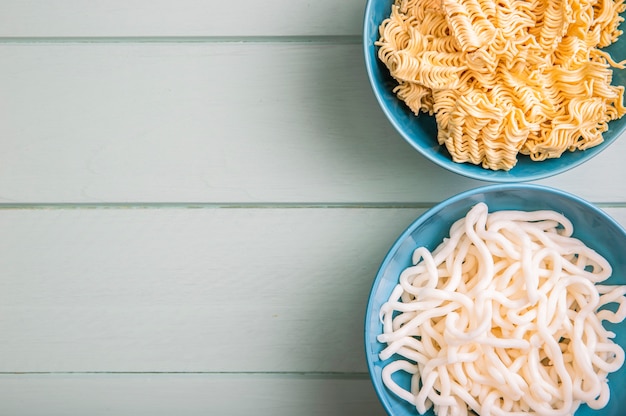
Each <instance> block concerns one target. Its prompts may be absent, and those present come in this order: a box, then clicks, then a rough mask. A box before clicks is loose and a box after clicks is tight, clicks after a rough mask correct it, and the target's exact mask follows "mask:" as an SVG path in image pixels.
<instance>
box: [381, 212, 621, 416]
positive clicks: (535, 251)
mask: <svg viewBox="0 0 626 416" xmlns="http://www.w3.org/2000/svg"><path fill="white" fill-rule="evenodd" d="M572 233H573V226H572V223H571V222H570V221H569V220H568V219H567V218H565V217H564V216H563V215H560V214H558V213H556V212H553V211H534V212H523V211H497V212H493V213H488V207H487V205H485V204H484V203H479V204H477V205H475V206H474V207H473V208H472V209H471V210H470V211H469V213H468V214H467V216H466V217H465V218H462V219H460V220H458V221H457V222H455V223H454V224H453V225H452V227H451V229H450V237H449V238H446V239H444V241H443V243H442V244H441V245H439V246H438V247H437V248H436V249H435V250H434V251H433V252H432V253H431V252H429V251H428V250H427V249H425V248H423V247H421V248H417V249H416V250H415V252H414V253H413V264H414V266H412V267H409V268H407V269H406V270H404V271H403V272H402V274H401V275H400V279H399V284H398V285H397V286H396V287H395V289H394V290H393V293H392V294H391V296H390V298H389V300H388V301H387V302H386V303H385V304H384V305H383V306H382V308H381V311H380V318H381V320H382V322H383V333H382V334H380V335H379V336H378V341H380V342H381V343H386V344H387V346H386V347H385V348H384V349H383V351H382V352H381V353H380V359H381V360H383V361H384V360H387V359H390V358H391V357H395V358H398V359H393V360H392V361H390V362H389V363H388V364H387V365H386V366H385V367H384V368H383V371H382V379H383V382H384V384H385V385H386V386H387V387H388V388H389V389H390V390H391V391H392V392H393V393H395V394H396V395H397V396H399V397H401V398H402V399H404V400H406V401H408V402H410V403H412V404H413V405H415V407H416V409H417V411H418V412H419V413H420V414H424V413H425V412H426V411H427V410H428V409H430V408H431V407H433V406H434V411H435V413H436V414H438V415H439V416H454V415H468V414H471V411H474V412H476V413H478V414H479V415H481V416H489V415H494V416H500V415H526V414H529V413H530V414H537V415H551V416H552V415H571V414H573V413H574V412H575V411H576V409H577V408H578V407H579V406H580V404H581V403H586V404H587V405H588V406H589V407H591V408H593V409H600V408H603V407H605V406H606V404H607V403H608V400H609V393H610V392H609V386H608V381H607V374H609V373H611V372H614V371H617V370H618V369H619V368H620V367H621V366H622V364H623V363H624V350H623V349H622V348H621V347H620V346H619V345H618V344H616V343H614V342H613V340H612V338H614V337H615V334H614V333H613V332H610V331H607V330H606V329H605V328H604V327H603V326H602V321H609V322H612V323H618V322H621V321H623V320H624V318H625V317H626V297H625V295H626V286H619V285H601V284H598V283H599V282H602V281H604V280H606V279H607V278H609V277H610V275H611V273H612V269H611V266H610V264H609V263H608V262H607V260H606V259H604V258H603V257H602V256H601V255H599V254H598V253H596V252H595V251H594V250H592V249H591V248H589V247H587V246H586V245H585V244H584V243H583V242H581V241H580V240H578V239H576V238H573V237H572ZM610 303H616V304H617V305H618V306H617V307H614V308H612V310H614V311H612V310H609V309H607V308H602V307H603V306H604V305H607V304H610ZM398 371H403V372H407V373H409V374H411V384H410V390H406V389H405V388H403V387H401V386H399V385H398V384H397V383H396V382H395V381H394V379H392V375H393V374H394V373H395V372H398Z"/></svg>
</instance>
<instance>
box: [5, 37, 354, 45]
mask: <svg viewBox="0 0 626 416" xmlns="http://www.w3.org/2000/svg"><path fill="white" fill-rule="evenodd" d="M361 42H362V37H361V36H356V35H337V36H49V37H39V36H32V37H30V36H16V37H0V44H42V43H43V44H46V43H54V44H56V43H314V44H333V45H354V44H360V43H361Z"/></svg>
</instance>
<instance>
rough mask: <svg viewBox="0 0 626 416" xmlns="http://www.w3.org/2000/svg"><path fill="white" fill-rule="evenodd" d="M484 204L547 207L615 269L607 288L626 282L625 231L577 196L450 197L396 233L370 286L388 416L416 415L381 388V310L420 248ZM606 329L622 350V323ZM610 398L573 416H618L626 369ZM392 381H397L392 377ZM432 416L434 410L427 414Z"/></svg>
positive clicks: (499, 192) (376, 380) (493, 191)
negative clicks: (600, 406) (564, 220)
mask: <svg viewBox="0 0 626 416" xmlns="http://www.w3.org/2000/svg"><path fill="white" fill-rule="evenodd" d="M478 202H485V203H486V204H487V205H488V206H489V210H490V211H496V210H505V209H516V210H524V211H534V210H541V209H550V210H554V211H557V212H560V213H562V214H564V215H565V216H566V217H567V218H568V219H569V220H571V221H572V223H573V225H574V237H577V238H579V239H580V240H582V241H583V242H584V243H585V244H586V245H587V246H589V247H591V248H593V249H594V250H596V251H597V252H598V253H599V254H601V255H602V256H604V257H605V258H606V259H607V260H608V261H609V263H610V264H611V266H612V267H613V275H612V277H611V278H609V279H608V280H607V281H606V283H607V284H622V285H623V284H626V255H625V251H624V250H626V231H625V230H624V228H622V227H621V226H620V225H619V224H618V223H617V222H615V220H613V219H612V218H611V217H609V216H608V215H607V214H606V213H604V212H603V211H602V210H600V209H598V208H596V207H595V206H594V205H592V204H590V203H589V202H586V201H584V200H582V199H580V198H578V197H576V196H573V195H570V194H567V193H565V192H562V191H559V190H555V189H552V188H547V187H544V186H539V185H531V184H496V185H489V186H484V187H480V188H476V189H473V190H470V191H467V192H464V193H461V194H459V195H457V196H454V197H452V198H450V199H448V200H446V201H444V202H441V203H440V204H438V205H437V206H435V207H433V208H431V209H430V210H428V211H427V212H426V213H424V214H423V215H421V216H420V217H419V218H418V219H417V220H415V222H413V223H412V224H411V225H409V227H408V228H407V229H406V231H404V232H403V233H402V235H400V237H399V238H398V240H397V241H396V242H395V244H394V245H393V246H392V247H391V250H390V251H389V253H388V254H387V256H386V257H385V259H384V261H383V262H382V265H381V266H380V269H379V271H378V274H377V275H376V279H375V280H374V283H373V285H372V290H371V292H370V296H369V300H368V303H367V309H366V315H365V355H366V359H367V365H368V369H369V373H370V377H371V380H372V383H373V385H374V389H375V391H376V393H377V395H378V398H379V399H380V402H381V403H382V405H383V407H384V408H385V410H386V411H387V413H388V414H389V415H392V416H409V415H412V416H415V415H417V414H418V413H417V410H416V409H415V407H414V406H412V405H410V404H409V403H407V402H405V401H404V400H402V399H400V398H398V397H397V396H396V395H394V394H393V393H392V392H390V391H389V390H387V388H386V387H385V386H384V384H383V382H382V379H381V373H382V368H383V367H384V366H385V365H386V364H387V363H388V362H389V361H390V360H393V359H394V357H391V358H390V359H389V360H387V361H381V360H380V359H379V357H378V355H379V353H380V352H381V351H382V350H383V348H384V344H381V343H379V342H378V341H377V339H376V337H377V336H378V334H380V333H382V324H381V322H380V319H379V311H380V308H381V306H382V304H383V303H385V302H386V301H387V300H388V299H389V296H390V295H391V292H392V290H393V289H394V287H395V286H396V284H397V283H398V278H399V276H400V273H401V272H402V270H404V269H405V268H407V267H409V266H410V265H411V256H412V254H413V251H414V250H415V249H416V248H417V247H418V246H425V247H427V248H428V249H429V250H433V249H435V248H436V247H437V246H438V245H439V244H440V243H441V241H442V240H443V238H444V237H447V236H448V231H449V230H450V226H451V225H452V224H453V223H454V222H455V221H456V220H458V219H459V218H462V217H464V216H465V215H466V214H467V212H468V211H469V210H470V208H471V207H472V206H474V205H475V204H477V203H478ZM604 326H605V328H607V329H609V330H611V331H614V332H615V333H616V334H617V336H616V338H615V342H617V343H618V344H620V345H621V346H622V347H626V322H623V323H621V324H615V325H614V324H610V323H608V322H604ZM397 375H398V376H405V377H404V378H401V377H398V380H399V383H400V384H401V385H403V386H404V387H405V388H408V386H409V376H408V375H406V374H405V373H403V372H399V373H397ZM608 378H609V387H610V388H611V400H610V402H609V404H608V405H607V407H605V408H604V409H602V410H599V411H594V410H592V409H590V408H588V407H587V406H586V405H583V406H581V407H580V408H579V409H578V411H577V412H576V416H591V415H594V416H600V415H603V416H621V415H624V408H626V396H624V395H623V394H622V391H621V389H622V388H623V386H626V365H624V366H623V367H622V368H621V369H620V370H619V371H618V372H615V373H611V374H609V377H608ZM394 380H396V377H395V376H394ZM427 414H428V415H433V414H434V413H433V412H432V410H431V411H430V412H429V413H427Z"/></svg>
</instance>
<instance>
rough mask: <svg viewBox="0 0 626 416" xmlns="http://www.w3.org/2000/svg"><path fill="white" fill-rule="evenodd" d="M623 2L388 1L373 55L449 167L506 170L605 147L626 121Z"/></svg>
mask: <svg viewBox="0 0 626 416" xmlns="http://www.w3.org/2000/svg"><path fill="white" fill-rule="evenodd" d="M625 9H626V6H625V5H624V3H623V0H593V1H588V0H582V1H580V0H537V1H526V0H498V1H497V2H496V1H493V0H396V1H395V4H394V5H393V6H392V9H391V13H390V16H389V17H388V18H387V19H386V20H384V21H383V23H382V24H381V26H380V28H379V29H380V39H379V41H378V42H376V45H377V46H378V47H379V50H378V56H379V58H380V59H381V60H382V62H384V63H385V65H386V66H387V67H388V68H389V70H390V73H391V75H392V76H393V77H394V78H395V79H396V80H397V81H398V85H397V87H396V88H395V90H394V91H395V93H396V94H397V96H398V97H399V98H400V99H401V100H403V101H405V102H406V104H407V105H408V106H409V108H410V109H411V110H412V111H413V112H414V113H416V114H418V113H419V112H426V113H429V114H431V115H432V114H434V115H435V117H436V120H437V126H438V141H439V144H441V145H445V146H446V148H447V150H448V151H449V153H450V154H451V155H452V158H453V160H454V161H455V162H459V163H462V162H469V163H473V164H476V165H482V166H483V167H484V168H488V169H493V170H509V169H511V168H512V167H513V166H515V164H516V162H517V156H518V154H519V153H522V154H526V155H529V156H530V158H531V159H533V160H535V161H540V160H544V159H546V158H556V157H560V156H561V155H562V154H563V152H565V151H574V150H577V149H578V150H583V149H587V148H590V147H592V146H596V145H598V144H600V143H601V142H602V141H603V138H602V133H603V132H605V131H606V130H607V129H608V122H609V121H611V120H615V119H617V118H620V117H621V116H622V115H623V114H624V113H626V108H625V107H624V105H623V94H624V88H623V87H622V86H612V85H611V79H612V68H611V67H618V68H623V67H624V66H623V64H622V63H616V62H614V61H613V60H612V59H611V57H610V56H609V55H608V54H607V53H606V52H604V51H602V50H601V49H600V48H603V47H606V46H608V45H610V44H611V43H613V42H615V41H616V40H617V38H618V36H619V35H621V31H619V30H618V25H619V23H620V22H621V21H622V20H623V19H622V18H621V17H620V16H619V13H621V12H622V11H624V10H625Z"/></svg>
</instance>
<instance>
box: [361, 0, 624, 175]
mask: <svg viewBox="0 0 626 416" xmlns="http://www.w3.org/2000/svg"><path fill="white" fill-rule="evenodd" d="M377 1H378V0H367V2H366V4H365V11H364V15H363V22H362V24H363V33H362V36H361V37H362V45H361V46H362V53H363V58H364V61H365V68H366V72H367V78H368V81H369V84H370V88H371V89H372V92H373V93H374V96H375V97H376V101H377V102H378V106H379V107H380V109H381V110H382V111H383V113H384V114H385V118H386V119H387V120H388V121H389V123H391V125H392V126H393V128H394V129H395V130H396V132H397V133H398V134H400V136H401V137H402V138H403V139H404V141H405V142H407V143H408V144H409V145H410V146H411V147H413V148H414V149H415V150H417V151H418V152H419V153H420V154H421V155H422V156H423V157H425V158H426V159H427V160H429V161H431V162H432V163H434V164H436V165H437V166H440V167H442V168H444V169H446V170H448V171H450V172H453V173H456V174H458V175H461V176H464V177H467V178H470V179H477V180H481V181H486V182H493V183H516V182H530V181H535V180H539V179H546V178H550V177H552V176H555V175H558V174H561V173H564V172H567V171H569V170H571V169H574V168H576V167H578V166H580V165H582V164H584V163H586V162H588V161H590V160H591V159H593V158H594V157H595V156H597V155H598V154H600V153H601V152H602V151H604V150H605V149H606V148H607V147H609V146H610V145H611V144H612V143H613V142H615V140H616V139H617V138H618V137H620V136H621V135H622V134H623V133H624V131H625V130H626V125H625V126H622V128H620V129H619V130H618V131H617V132H616V134H615V135H613V137H609V138H606V137H605V136H604V134H603V142H602V143H600V144H599V145H597V146H594V147H591V148H589V149H585V150H577V152H585V156H581V157H577V158H575V159H574V160H572V161H568V163H566V164H558V165H557V166H556V167H554V168H552V169H549V170H540V171H536V172H533V173H524V174H515V175H513V174H512V172H511V171H512V170H513V169H515V167H517V166H518V165H516V166H515V167H513V168H512V169H511V171H504V170H491V169H486V168H483V167H482V166H479V165H474V164H469V163H458V162H454V161H453V160H452V159H451V158H449V159H448V160H443V159H441V158H437V157H436V156H435V153H432V152H429V151H427V150H426V149H425V148H424V147H422V146H418V145H417V143H416V142H415V140H414V139H413V138H412V137H411V136H410V135H409V134H408V133H407V132H406V131H405V130H404V129H403V128H402V126H401V125H400V123H399V121H398V120H397V119H396V117H394V116H393V114H392V112H391V110H390V109H389V107H388V105H387V102H386V100H385V99H384V97H383V92H382V87H381V86H380V85H378V84H376V83H375V82H374V76H373V74H374V72H375V71H376V69H375V66H376V60H377V54H373V55H374V56H375V58H374V59H371V54H370V53H369V50H370V49H371V48H375V46H374V45H373V44H371V42H370V39H369V36H368V34H370V32H369V31H368V21H370V20H372V19H371V18H372V13H373V12H372V9H373V4H374V3H376V2H377ZM624 36H626V35H624ZM426 116H427V115H422V114H420V115H419V116H417V115H416V116H415V117H416V118H417V117H426ZM625 117H626V116H625ZM613 121H615V120H613ZM605 133H606V132H605ZM440 146H441V145H440ZM550 160H562V159H560V158H556V159H548V160H547V161H545V162H549V161H550ZM542 162H544V161H537V162H534V163H542ZM477 168H478V169H477Z"/></svg>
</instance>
